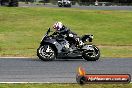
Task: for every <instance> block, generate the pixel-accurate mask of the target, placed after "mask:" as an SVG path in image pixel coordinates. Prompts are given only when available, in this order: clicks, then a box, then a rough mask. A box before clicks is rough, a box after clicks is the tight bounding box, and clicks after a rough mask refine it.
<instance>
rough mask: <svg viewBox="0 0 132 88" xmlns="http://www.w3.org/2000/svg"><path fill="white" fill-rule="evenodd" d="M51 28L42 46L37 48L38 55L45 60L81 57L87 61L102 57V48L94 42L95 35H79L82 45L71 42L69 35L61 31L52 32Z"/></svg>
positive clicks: (41, 43) (42, 41) (43, 39)
mask: <svg viewBox="0 0 132 88" xmlns="http://www.w3.org/2000/svg"><path fill="white" fill-rule="evenodd" d="M50 32H51V30H50V28H49V29H48V30H47V32H46V34H45V35H44V36H43V38H42V40H41V42H40V46H39V48H38V49H37V56H38V57H39V59H41V60H43V61H52V60H55V59H59V58H66V57H68V58H74V59H77V58H78V57H81V58H82V59H85V60H87V61H96V60H98V59H99V58H100V50H99V48H98V47H96V46H95V45H93V44H91V43H90V44H88V43H87V42H92V40H93V35H83V36H82V37H79V39H80V41H82V43H83V44H82V45H81V46H80V45H79V44H76V43H75V42H74V43H70V42H69V41H68V40H67V39H69V38H70V37H69V38H68V36H62V35H60V34H59V33H58V34H56V35H53V34H50ZM70 35H71V34H69V36H70Z"/></svg>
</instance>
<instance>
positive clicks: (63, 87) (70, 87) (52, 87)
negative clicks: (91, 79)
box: [0, 84, 132, 88]
mask: <svg viewBox="0 0 132 88" xmlns="http://www.w3.org/2000/svg"><path fill="white" fill-rule="evenodd" d="M131 87H132V84H87V85H82V86H81V85H78V84H0V88H131Z"/></svg>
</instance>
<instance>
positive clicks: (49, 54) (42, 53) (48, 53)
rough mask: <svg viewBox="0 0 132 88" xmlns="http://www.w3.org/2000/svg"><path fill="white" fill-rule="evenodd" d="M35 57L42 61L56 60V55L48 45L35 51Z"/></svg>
mask: <svg viewBox="0 0 132 88" xmlns="http://www.w3.org/2000/svg"><path fill="white" fill-rule="evenodd" d="M37 56H38V57H39V59H41V60H43V61H52V60H54V59H55V58H56V53H55V50H54V49H53V48H52V47H51V46H50V45H43V46H40V47H39V48H38V49H37Z"/></svg>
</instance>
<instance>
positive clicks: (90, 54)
mask: <svg viewBox="0 0 132 88" xmlns="http://www.w3.org/2000/svg"><path fill="white" fill-rule="evenodd" d="M92 47H93V51H91V50H87V51H84V52H83V54H82V57H83V58H84V59H85V60H87V61H96V60H98V59H99V58H100V50H99V48H98V47H96V46H95V45H93V46H92Z"/></svg>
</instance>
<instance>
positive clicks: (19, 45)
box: [0, 7, 132, 57]
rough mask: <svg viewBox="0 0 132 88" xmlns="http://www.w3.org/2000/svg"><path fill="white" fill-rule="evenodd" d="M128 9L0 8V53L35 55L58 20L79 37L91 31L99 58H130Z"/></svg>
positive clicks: (130, 13) (130, 27)
mask: <svg viewBox="0 0 132 88" xmlns="http://www.w3.org/2000/svg"><path fill="white" fill-rule="evenodd" d="M131 19H132V12H131V11H103V10H80V9H71V8H70V9H69V8H61V9H60V8H8V7H1V8H0V56H27V57H28V56H30V57H36V49H37V48H38V46H39V43H40V40H41V38H42V36H43V34H44V33H45V31H46V30H47V28H48V27H52V25H53V23H54V22H55V21H61V22H63V23H64V24H65V25H66V26H68V27H69V28H71V29H72V31H74V32H76V33H77V34H79V35H80V36H81V35H83V34H94V42H93V43H94V44H96V45H98V46H99V48H100V49H101V56H102V57H132V53H131V52H132V39H131V38H132V31H131V30H132V25H131V23H132V20H131Z"/></svg>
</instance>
